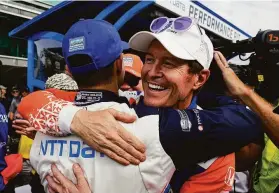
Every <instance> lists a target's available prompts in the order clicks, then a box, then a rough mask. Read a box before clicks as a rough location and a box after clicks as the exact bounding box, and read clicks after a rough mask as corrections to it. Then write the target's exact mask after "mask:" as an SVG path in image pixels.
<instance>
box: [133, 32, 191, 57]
mask: <svg viewBox="0 0 279 193" xmlns="http://www.w3.org/2000/svg"><path fill="white" fill-rule="evenodd" d="M174 38H175V37H171V35H170V33H158V34H154V33H151V32H148V31H142V32H138V33H136V34H135V35H134V36H133V37H131V39H130V41H129V45H130V48H132V49H134V50H137V51H140V52H147V51H148V48H149V46H150V44H151V42H152V41H153V40H155V39H156V40H158V41H159V42H160V43H161V44H162V45H163V46H164V47H165V48H166V50H168V51H169V52H170V53H171V54H172V55H173V56H175V57H177V58H180V59H183V60H195V58H194V57H193V56H191V54H189V52H188V51H187V50H186V49H185V48H184V47H182V46H180V45H179V43H178V42H177V41H175V39H174Z"/></svg>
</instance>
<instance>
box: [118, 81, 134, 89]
mask: <svg viewBox="0 0 279 193" xmlns="http://www.w3.org/2000/svg"><path fill="white" fill-rule="evenodd" d="M131 89H132V88H131V87H130V85H128V84H127V83H126V82H124V84H122V86H121V90H123V91H128V90H131Z"/></svg>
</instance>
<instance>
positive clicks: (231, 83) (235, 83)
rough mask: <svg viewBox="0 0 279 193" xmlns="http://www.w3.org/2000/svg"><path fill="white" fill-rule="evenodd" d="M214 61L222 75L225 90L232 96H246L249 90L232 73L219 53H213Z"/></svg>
mask: <svg viewBox="0 0 279 193" xmlns="http://www.w3.org/2000/svg"><path fill="white" fill-rule="evenodd" d="M214 59H215V60H216V63H217V65H218V67H219V68H220V70H221V71H222V74H223V79H224V81H225V83H226V85H227V88H228V90H229V92H230V94H232V95H233V96H236V97H241V96H244V95H246V94H247V93H248V92H249V91H250V90H249V88H248V87H247V86H246V85H245V84H244V83H243V82H242V81H241V80H240V79H239V78H238V77H237V75H236V74H235V73H234V71H233V70H232V69H231V68H230V67H229V64H228V63H227V60H226V58H225V57H224V56H223V54H222V53H221V52H215V53H214Z"/></svg>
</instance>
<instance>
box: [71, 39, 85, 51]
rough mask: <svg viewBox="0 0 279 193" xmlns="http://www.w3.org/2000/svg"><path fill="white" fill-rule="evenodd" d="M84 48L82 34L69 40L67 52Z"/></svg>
mask: <svg viewBox="0 0 279 193" xmlns="http://www.w3.org/2000/svg"><path fill="white" fill-rule="evenodd" d="M84 49H85V38H84V36H81V37H77V38H73V39H70V40H69V52H74V51H78V50H84Z"/></svg>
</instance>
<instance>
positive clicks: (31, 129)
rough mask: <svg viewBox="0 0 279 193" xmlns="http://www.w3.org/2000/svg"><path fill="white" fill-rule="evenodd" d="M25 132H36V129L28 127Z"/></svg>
mask: <svg viewBox="0 0 279 193" xmlns="http://www.w3.org/2000/svg"><path fill="white" fill-rule="evenodd" d="M25 130H26V131H28V132H31V131H36V129H35V127H27V128H25Z"/></svg>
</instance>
